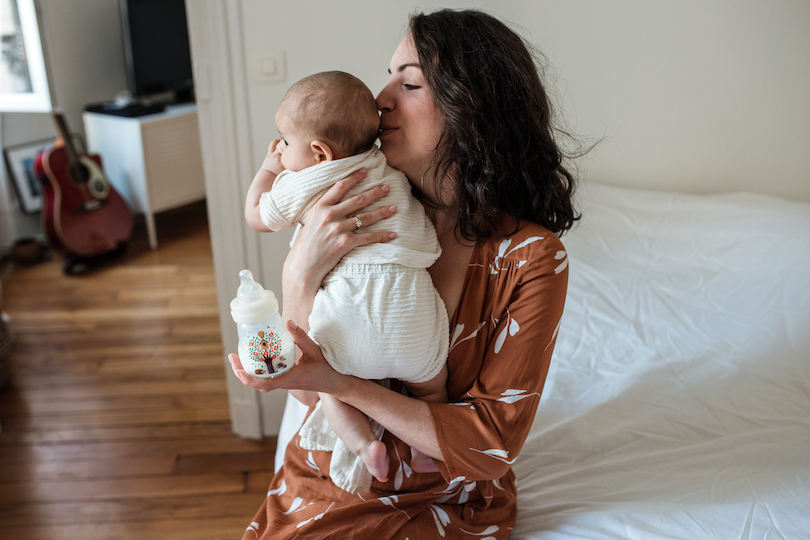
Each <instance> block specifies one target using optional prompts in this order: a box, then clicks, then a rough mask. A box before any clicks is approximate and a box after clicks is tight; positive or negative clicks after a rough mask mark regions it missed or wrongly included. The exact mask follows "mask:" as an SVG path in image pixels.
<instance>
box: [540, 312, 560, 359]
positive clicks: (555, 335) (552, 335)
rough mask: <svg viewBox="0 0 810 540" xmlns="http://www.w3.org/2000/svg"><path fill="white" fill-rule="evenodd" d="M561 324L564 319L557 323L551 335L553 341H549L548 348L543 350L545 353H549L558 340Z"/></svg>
mask: <svg viewBox="0 0 810 540" xmlns="http://www.w3.org/2000/svg"><path fill="white" fill-rule="evenodd" d="M560 324H562V317H560V320H559V321H557V326H556V327H554V332H552V333H551V341H549V342H548V345H546V348H545V349H543V350H544V351H547V350H548V348H549V347H551V344H552V343H554V340H555V339H556V338H557V332H559V331H560Z"/></svg>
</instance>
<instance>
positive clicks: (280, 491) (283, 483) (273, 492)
mask: <svg viewBox="0 0 810 540" xmlns="http://www.w3.org/2000/svg"><path fill="white" fill-rule="evenodd" d="M286 492H287V481H286V480H282V481H281V485H280V486H279V487H277V488H276V489H271V490H270V491H268V492H267V496H268V497H269V496H270V495H284V494H285V493H286Z"/></svg>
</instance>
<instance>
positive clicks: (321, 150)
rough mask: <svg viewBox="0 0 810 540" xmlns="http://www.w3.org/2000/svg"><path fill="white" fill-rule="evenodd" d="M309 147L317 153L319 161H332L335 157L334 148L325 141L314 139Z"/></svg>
mask: <svg viewBox="0 0 810 540" xmlns="http://www.w3.org/2000/svg"><path fill="white" fill-rule="evenodd" d="M309 147H310V149H311V150H312V152H313V153H314V154H315V155H316V159H317V160H318V162H319V163H320V162H322V161H332V160H333V159H334V154H333V153H332V149H331V148H330V147H329V145H328V144H326V143H325V142H323V141H312V142H311V143H310V144H309Z"/></svg>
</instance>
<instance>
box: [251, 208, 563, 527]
mask: <svg viewBox="0 0 810 540" xmlns="http://www.w3.org/2000/svg"><path fill="white" fill-rule="evenodd" d="M500 229H501V230H506V231H507V232H506V233H505V234H500V235H498V234H496V235H493V236H492V237H490V238H485V239H482V240H479V241H478V242H477V244H476V246H475V250H474V253H473V256H472V259H471V260H470V265H469V268H468V270H467V275H466V278H465V284H464V290H463V293H462V297H461V302H460V304H459V306H458V309H457V311H456V314H455V316H454V318H453V320H451V321H450V333H451V335H450V353H449V356H448V360H447V364H448V369H449V375H448V394H449V401H450V402H449V403H446V404H438V403H431V404H429V405H430V412H431V415H432V419H433V425H434V427H435V429H436V436H437V438H438V441H439V446H440V448H441V451H442V456H443V458H444V461H443V462H437V465H438V466H439V469H440V472H438V473H430V474H420V473H416V472H414V471H412V470H411V468H410V466H409V465H408V464H409V462H410V449H409V447H408V446H407V445H406V444H404V443H403V442H402V441H400V440H399V439H396V438H395V437H393V436H392V435H391V434H390V433H388V432H386V433H385V435H384V436H383V442H385V444H386V446H387V448H388V456H389V458H390V462H391V470H390V473H389V481H388V482H386V483H380V482H377V481H376V480H375V481H373V483H372V488H371V492H368V493H358V494H354V495H350V494H348V493H347V492H345V491H343V490H341V489H339V488H337V487H335V485H334V484H332V482H331V481H330V480H329V477H328V472H329V460H330V457H331V456H330V453H329V452H318V451H308V450H303V449H301V448H300V447H299V446H298V444H297V443H298V437H297V436H296V437H295V438H294V439H293V440H292V442H291V443H290V445H289V446H288V448H287V453H286V457H285V462H284V465H283V467H282V468H281V469H280V470H279V472H278V473H277V474H276V475H275V477H274V478H273V482H272V484H271V485H270V488H269V491H268V492H267V497H266V498H265V500H264V503H263V504H262V506H261V507H260V508H259V511H258V512H257V514H256V516H255V517H254V520H253V522H252V523H251V524H250V526H249V527H248V528H247V530H246V531H245V534H244V536H243V540H247V539H251V540H252V539H256V538H262V539H271V538H272V539H284V538H319V539H320V538H342V539H353V538H370V539H371V538H373V539H385V538H400V539H404V538H409V539H410V540H416V539H423V538H481V539H505V538H507V537H508V536H509V534H510V533H511V531H512V527H513V526H514V523H515V519H516V517H517V502H516V496H517V491H516V486H515V475H514V473H513V472H512V468H511V465H512V463H514V461H515V458H516V457H517V455H518V453H519V452H520V449H521V447H522V446H523V442H524V441H525V439H526V436H527V434H528V432H529V429H530V428H531V424H532V420H533V419H534V413H535V411H536V409H537V404H538V402H539V401H540V394H541V392H542V390H543V384H544V382H545V379H546V374H547V373H548V368H549V362H550V360H551V353H552V350H553V349H554V343H555V340H556V337H557V330H558V329H559V322H560V318H561V317H562V312H563V305H564V303H565V294H566V288H567V284H568V258H567V255H566V252H565V249H564V248H563V245H562V243H561V242H560V240H559V239H558V238H557V237H556V236H555V235H554V234H552V233H551V232H549V231H548V230H547V229H545V228H543V227H541V226H539V225H537V224H534V223H529V222H525V221H522V222H521V224H520V228H519V229H518V230H517V232H513V229H514V226H512V227H503V226H502V227H500Z"/></svg>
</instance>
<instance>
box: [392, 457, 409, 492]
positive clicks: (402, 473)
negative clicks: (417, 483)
mask: <svg viewBox="0 0 810 540" xmlns="http://www.w3.org/2000/svg"><path fill="white" fill-rule="evenodd" d="M394 452H396V453H397V460H399V468H398V469H397V472H396V474H395V475H394V489H396V490H397V491H399V490H400V488H402V482H403V480H404V479H405V478H410V477H411V474H412V473H413V470H412V469H411V466H410V465H408V464H407V463H405V462H404V461H403V460H402V458H401V457H400V456H399V450H397V447H396V446H394Z"/></svg>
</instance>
